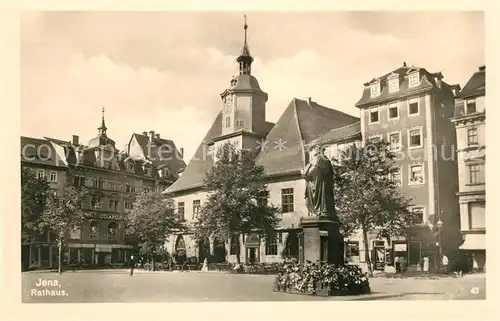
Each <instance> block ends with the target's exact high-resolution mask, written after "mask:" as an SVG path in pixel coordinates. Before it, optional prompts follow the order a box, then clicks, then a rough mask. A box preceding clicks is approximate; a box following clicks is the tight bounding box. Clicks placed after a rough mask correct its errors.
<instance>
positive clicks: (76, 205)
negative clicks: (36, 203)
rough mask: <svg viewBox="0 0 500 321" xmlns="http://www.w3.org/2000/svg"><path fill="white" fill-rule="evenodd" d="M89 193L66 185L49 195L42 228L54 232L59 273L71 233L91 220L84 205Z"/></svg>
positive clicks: (42, 219)
mask: <svg viewBox="0 0 500 321" xmlns="http://www.w3.org/2000/svg"><path fill="white" fill-rule="evenodd" d="M87 195H88V191H87V190H86V189H85V188H83V187H74V186H72V185H64V186H63V187H61V188H60V189H59V190H58V191H57V192H56V191H54V192H53V193H49V194H48V197H47V203H46V205H45V209H44V212H43V214H42V217H41V226H43V227H44V228H47V229H48V230H50V231H52V232H54V234H55V235H56V240H57V246H58V250H59V264H58V265H59V267H58V272H59V273H62V261H63V260H62V249H63V246H64V241H65V239H66V237H67V236H68V235H69V233H70V232H71V231H72V230H74V229H80V228H81V226H82V225H83V224H84V223H85V222H86V221H87V220H88V219H89V218H90V215H91V214H90V213H89V212H87V211H86V210H84V208H83V203H84V201H85V200H86V199H87Z"/></svg>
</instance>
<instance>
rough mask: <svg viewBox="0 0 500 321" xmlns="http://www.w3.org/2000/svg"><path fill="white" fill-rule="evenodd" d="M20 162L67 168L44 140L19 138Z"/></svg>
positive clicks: (50, 145)
mask: <svg viewBox="0 0 500 321" xmlns="http://www.w3.org/2000/svg"><path fill="white" fill-rule="evenodd" d="M21 161H24V162H28V163H31V164H40V165H42V164H43V165H50V166H58V167H67V166H66V163H65V161H64V160H63V159H61V158H60V157H59V156H58V154H57V152H56V150H55V149H54V147H53V146H52V144H51V143H50V142H49V141H48V140H46V139H40V138H33V137H25V136H21Z"/></svg>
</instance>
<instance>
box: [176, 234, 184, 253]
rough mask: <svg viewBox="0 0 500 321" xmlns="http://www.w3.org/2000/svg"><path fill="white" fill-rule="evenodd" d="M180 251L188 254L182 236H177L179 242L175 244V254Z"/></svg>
mask: <svg viewBox="0 0 500 321" xmlns="http://www.w3.org/2000/svg"><path fill="white" fill-rule="evenodd" d="M179 251H184V252H186V243H185V242H184V238H183V237H182V235H179V236H177V241H176V242H175V252H177V253H179Z"/></svg>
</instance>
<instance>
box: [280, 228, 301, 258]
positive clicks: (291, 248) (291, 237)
mask: <svg viewBox="0 0 500 321" xmlns="http://www.w3.org/2000/svg"><path fill="white" fill-rule="evenodd" d="M283 254H284V257H287V258H295V259H296V260H299V236H298V233H297V232H296V231H291V232H289V233H288V237H287V238H286V245H285V252H284V253H283Z"/></svg>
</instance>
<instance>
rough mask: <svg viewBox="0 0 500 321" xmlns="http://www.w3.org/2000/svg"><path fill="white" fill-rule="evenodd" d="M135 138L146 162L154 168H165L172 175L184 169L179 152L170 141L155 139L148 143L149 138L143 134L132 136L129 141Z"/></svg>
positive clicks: (184, 165) (184, 164)
mask: <svg viewBox="0 0 500 321" xmlns="http://www.w3.org/2000/svg"><path fill="white" fill-rule="evenodd" d="M133 138H135V139H136V140H137V142H138V143H139V145H140V146H141V149H142V152H143V154H144V156H145V157H146V159H147V160H149V161H150V162H151V163H152V164H153V166H154V167H157V168H164V167H165V166H167V167H168V169H169V170H170V171H171V172H172V173H177V171H178V170H179V169H182V168H184V167H186V163H185V162H184V160H183V159H181V158H180V155H181V154H180V152H179V150H178V149H177V146H176V145H175V143H174V142H173V141H172V140H170V139H165V138H155V139H154V141H153V142H152V143H150V138H149V136H147V135H143V134H135V133H134V134H133V135H132V138H131V140H132V139H133ZM150 146H151V148H149V147H150ZM167 146H168V147H169V148H166V147H167Z"/></svg>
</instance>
